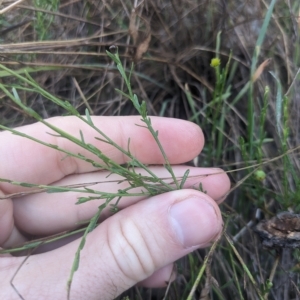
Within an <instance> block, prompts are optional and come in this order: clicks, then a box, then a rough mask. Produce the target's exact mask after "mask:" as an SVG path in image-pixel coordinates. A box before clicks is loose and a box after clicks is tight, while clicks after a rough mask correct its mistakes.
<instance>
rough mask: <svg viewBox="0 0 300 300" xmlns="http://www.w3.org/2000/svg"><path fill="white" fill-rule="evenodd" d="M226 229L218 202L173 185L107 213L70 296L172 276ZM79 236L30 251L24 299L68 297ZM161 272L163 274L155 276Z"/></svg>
mask: <svg viewBox="0 0 300 300" xmlns="http://www.w3.org/2000/svg"><path fill="white" fill-rule="evenodd" d="M221 230H222V218H221V213H220V210H219V208H218V206H217V204H216V203H215V201H214V200H212V199H211V198H210V197H209V196H207V195H206V194H204V193H201V192H199V191H196V190H180V191H174V192H169V193H165V194H161V195H157V196H155V197H152V198H149V199H147V200H144V201H140V202H138V203H136V204H134V205H132V206H130V207H127V208H125V209H124V210H122V211H120V212H119V213H117V214H115V215H113V216H111V217H110V218H108V219H106V220H105V221H104V222H103V223H101V225H100V226H98V227H97V228H96V229H95V230H94V231H92V232H91V233H90V234H89V235H88V237H87V240H86V244H85V246H84V248H83V250H82V251H81V254H80V265H79V269H78V271H77V272H76V273H75V275H74V278H73V282H72V287H71V299H91V300H92V299H101V300H105V299H114V298H115V297H117V296H118V295H120V294H121V293H122V292H124V291H125V290H127V289H128V288H130V287H132V286H134V285H135V284H137V283H138V282H141V281H143V280H144V281H145V282H147V280H146V279H147V278H148V280H153V282H155V283H156V284H158V285H160V281H161V282H165V281H169V280H170V275H171V274H170V273H169V274H168V272H162V271H160V270H170V271H169V272H171V270H172V268H170V267H168V266H170V265H171V264H172V263H173V262H174V261H176V260H177V259H179V258H181V257H183V256H185V255H186V254H188V253H190V252H192V251H193V250H195V249H197V248H199V247H205V246H207V245H209V243H210V242H211V241H212V240H214V239H215V238H216V237H217V236H218V235H219V234H220V232H221ZM79 242H80V241H79V240H76V241H74V242H72V243H70V244H68V245H66V246H64V247H61V248H58V249H56V250H54V251H50V252H47V253H44V254H38V255H34V256H31V257H30V258H29V262H30V263H28V264H26V266H24V267H22V269H21V270H20V271H19V272H18V274H17V276H16V277H15V279H14V286H16V288H17V289H18V292H19V293H20V294H21V295H22V296H23V297H25V299H27V298H28V299H40V298H38V297H39V296H41V295H42V296H43V299H48V298H47V297H46V298H45V295H47V294H48V292H49V291H51V293H50V294H48V295H49V297H50V296H51V297H52V296H53V295H55V297H56V298H55V299H65V298H66V283H67V280H68V276H69V272H70V266H71V265H72V262H73V259H74V253H75V251H76V250H77V247H78V245H79ZM3 259H5V258H3ZM14 266H15V267H16V265H15V264H14ZM37 268H38V269H37ZM37 270H38V272H37ZM6 274H7V273H6ZM40 274H43V276H41V275H40ZM156 274H157V276H158V277H159V276H160V277H161V278H154V277H155V275H156ZM0 275H1V274H0ZM2 275H3V274H2ZM0 277H3V276H0ZM5 277H6V278H7V275H6V276H5ZM18 278H19V279H18ZM26 279H27V280H28V282H27V283H28V286H27V287H26V285H27V284H25V282H26ZM33 283H34V284H33ZM33 285H34V286H33ZM147 285H150V286H151V283H150V284H149V282H148V283H147ZM29 286H30V288H29ZM45 293H46V294H45ZM0 294H1V292H0ZM12 299H13V298H12ZM49 299H50V298H49ZM52 299H53V298H52Z"/></svg>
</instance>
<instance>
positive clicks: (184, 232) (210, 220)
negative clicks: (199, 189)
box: [170, 196, 222, 247]
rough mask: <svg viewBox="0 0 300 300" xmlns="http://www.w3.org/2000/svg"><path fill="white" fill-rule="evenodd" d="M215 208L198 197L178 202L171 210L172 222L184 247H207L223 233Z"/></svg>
mask: <svg viewBox="0 0 300 300" xmlns="http://www.w3.org/2000/svg"><path fill="white" fill-rule="evenodd" d="M220 219H221V218H220V216H218V213H217V212H216V210H215V208H214V207H213V206H212V205H211V204H210V203H209V202H208V201H207V200H204V199H202V198H198V197H196V196H194V197H191V198H188V199H184V200H181V201H179V202H176V203H175V204H173V205H172V207H171V208H170V221H171V225H172V226H173V228H174V231H175V233H176V235H177V237H178V240H179V242H180V243H181V244H182V245H183V246H184V247H192V246H205V245H207V244H208V243H209V242H210V241H212V240H214V239H215V238H216V237H217V236H218V234H219V233H220V231H221V228H222V223H221V220H220Z"/></svg>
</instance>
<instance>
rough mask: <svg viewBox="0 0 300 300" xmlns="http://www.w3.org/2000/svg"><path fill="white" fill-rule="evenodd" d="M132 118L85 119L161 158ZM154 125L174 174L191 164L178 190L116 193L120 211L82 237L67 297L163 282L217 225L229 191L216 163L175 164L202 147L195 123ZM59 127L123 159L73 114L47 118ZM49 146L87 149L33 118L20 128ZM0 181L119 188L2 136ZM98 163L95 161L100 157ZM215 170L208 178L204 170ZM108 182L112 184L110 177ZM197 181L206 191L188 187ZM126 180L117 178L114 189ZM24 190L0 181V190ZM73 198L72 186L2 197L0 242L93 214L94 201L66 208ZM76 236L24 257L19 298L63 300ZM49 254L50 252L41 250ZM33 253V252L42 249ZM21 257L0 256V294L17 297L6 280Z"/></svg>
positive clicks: (156, 160) (150, 159)
mask: <svg viewBox="0 0 300 300" xmlns="http://www.w3.org/2000/svg"><path fill="white" fill-rule="evenodd" d="M139 120H140V117H93V122H94V124H95V125H96V126H97V127H99V128H101V130H102V131H104V132H105V133H106V134H107V135H108V136H109V137H110V138H111V139H112V140H114V141H115V142H116V143H117V144H119V145H121V146H123V147H125V148H126V147H127V142H128V138H130V149H131V152H132V154H133V155H135V156H136V157H137V159H139V160H140V161H142V162H143V163H145V164H155V165H159V164H163V162H164V160H163V157H162V155H161V153H160V151H159V149H158V147H157V145H156V143H155V141H154V140H153V138H152V136H151V135H150V133H149V132H148V130H147V129H145V128H141V127H138V126H136V125H135V124H137V123H140V121H139ZM151 120H152V125H153V127H154V129H155V130H158V131H159V139H160V141H161V143H162V145H163V148H164V150H165V152H166V154H167V156H168V159H169V161H170V163H171V164H172V165H174V166H173V170H174V173H175V175H176V176H177V177H181V176H183V174H184V172H185V171H186V169H190V177H189V178H188V179H187V181H186V183H185V185H184V188H185V189H183V190H178V191H173V192H168V193H165V194H161V195H157V196H154V197H151V198H148V199H145V198H143V197H132V198H127V197H126V198H124V199H121V201H120V203H119V208H121V211H119V212H118V213H117V214H114V215H112V214H111V213H110V212H109V209H107V210H105V211H104V212H103V216H102V223H101V224H100V225H99V226H98V227H96V228H95V229H94V230H93V231H92V232H91V233H90V234H89V235H88V236H87V240H86V244H85V246H84V248H83V250H82V252H81V255H80V265H79V269H78V271H77V272H76V273H75V275H74V278H73V282H72V289H71V299H90V300H92V299H102V300H105V299H114V298H115V297H117V296H118V295H120V294H121V293H122V292H123V291H125V290H127V289H128V288H130V287H132V286H134V285H135V284H137V283H139V284H140V285H143V286H146V287H162V286H165V282H166V281H169V280H170V276H171V274H172V270H173V262H174V261H176V260H177V259H179V258H181V257H183V256H185V255H187V254H188V253H190V252H192V251H194V250H195V249H197V248H200V247H206V246H208V245H209V244H210V243H211V242H212V241H213V240H215V239H216V238H217V237H218V236H219V234H220V232H221V230H222V218H221V213H220V210H219V208H218V205H217V204H219V203H220V202H221V201H222V200H223V196H224V195H225V194H226V193H227V191H228V190H229V187H230V182H229V179H228V177H227V175H226V174H225V173H224V172H222V170H220V169H216V168H192V167H186V166H176V164H181V163H184V162H186V161H189V160H191V159H193V158H194V157H195V156H197V155H198V154H199V152H200V151H201V149H202V147H203V144H204V138H203V134H202V132H201V130H200V128H199V127H198V126H196V125H195V124H193V123H190V122H187V121H182V120H177V119H167V118H158V117H151ZM48 121H49V122H51V123H52V124H54V125H56V126H58V127H60V128H62V129H63V130H65V131H66V132H68V133H70V134H72V135H75V136H78V135H79V130H81V131H82V132H83V135H84V138H85V141H86V142H87V143H91V144H93V145H95V146H96V147H98V148H99V149H101V151H103V152H104V154H106V155H107V156H108V157H110V158H111V159H113V160H114V161H116V162H118V163H120V164H122V163H125V162H126V157H124V155H122V154H121V153H120V152H119V151H117V150H116V149H115V148H113V147H112V146H110V145H108V144H105V143H103V142H101V141H98V140H95V138H94V137H95V135H96V134H95V132H94V131H93V130H92V129H91V128H90V127H89V126H88V125H86V124H83V123H82V122H81V121H80V120H78V119H77V118H75V117H57V118H52V119H49V120H48ZM18 130H19V131H22V132H24V133H26V134H28V135H31V136H33V137H35V138H38V139H40V140H43V141H45V142H47V143H52V144H57V145H59V146H60V147H61V148H63V149H66V150H68V151H70V152H73V153H79V152H80V153H82V154H83V155H85V156H88V157H90V158H92V159H96V160H97V158H95V157H94V156H93V155H92V154H90V153H88V152H87V151H84V150H82V149H81V148H79V146H77V145H75V144H73V143H71V142H69V141H67V140H65V139H62V138H58V137H55V136H53V135H49V134H47V132H49V128H47V127H46V126H45V125H43V124H41V123H36V124H33V125H28V126H24V127H21V128H19V129H18ZM0 144H1V147H0V160H1V163H0V178H7V179H11V180H14V181H19V182H30V183H34V184H45V185H50V184H55V185H57V186H58V185H69V184H77V183H88V182H103V183H101V184H100V183H99V184H97V185H95V186H93V187H91V188H93V189H99V190H101V191H108V192H109V191H111V192H113V191H116V190H118V189H120V184H117V183H111V181H112V180H114V179H118V177H117V176H116V175H111V176H110V177H109V178H107V175H108V172H106V171H96V169H95V168H94V167H93V166H91V165H90V164H88V163H86V162H84V161H81V160H77V159H74V158H72V157H65V154H63V153H61V152H58V151H56V150H54V149H51V148H48V147H45V146H43V145H40V144H37V143H35V142H33V141H31V140H27V139H24V138H22V137H19V136H15V135H12V134H11V133H9V132H1V133H0ZM98 160H99V159H98ZM151 170H152V171H153V172H155V174H157V176H159V177H161V178H165V177H170V175H169V173H168V172H167V171H166V169H165V168H164V167H162V166H153V167H151ZM207 174H215V175H210V176H202V175H207ZM109 181H110V182H109ZM200 182H202V186H203V189H204V190H205V191H207V193H206V194H204V193H202V192H200V191H197V190H195V189H193V187H197V186H199V183H200ZM125 184H126V183H122V185H123V186H122V188H123V187H124V186H125ZM25 190H27V189H25V188H23V187H20V186H13V185H9V184H7V183H0V196H1V195H2V196H3V195H8V194H12V193H17V192H22V191H25ZM79 196H81V195H80V194H78V193H75V192H68V193H55V194H52V193H51V194H46V193H39V194H31V195H27V196H23V197H19V198H14V199H5V200H0V228H1V230H0V246H1V247H2V248H6V247H11V246H15V245H17V244H20V243H22V242H24V241H26V240H28V238H29V237H30V236H31V235H34V236H47V235H52V234H56V233H59V232H62V231H65V230H72V229H75V228H77V227H78V223H80V222H82V221H85V220H88V219H89V218H91V217H92V216H93V215H94V214H95V212H96V211H97V208H98V206H99V205H100V204H101V203H103V201H102V200H94V201H90V202H87V203H84V204H80V205H74V203H76V201H77V198H78V197H79ZM79 243H80V238H78V239H76V240H74V241H72V242H70V243H67V244H66V245H62V246H60V247H58V248H56V249H54V250H51V251H48V252H44V253H39V254H36V255H32V256H31V257H30V258H29V259H28V260H27V261H26V264H24V266H23V267H22V268H21V269H20V270H19V271H18V273H17V275H16V277H15V278H14V286H15V287H16V289H17V290H18V292H19V293H20V294H21V295H22V297H24V298H25V299H26V300H33V299H66V298H67V289H66V283H67V280H68V277H69V274H70V268H71V266H72V263H73V260H74V255H75V252H76V250H77V248H78V245H79ZM47 250H49V249H47ZM42 251H43V250H41V251H40V252H42ZM23 260H24V257H13V256H10V255H2V256H1V259H0V282H1V289H0V298H1V299H20V298H19V296H18V295H17V293H16V291H14V290H13V288H12V286H11V285H10V280H11V278H12V277H13V276H14V274H15V273H16V270H17V269H18V267H19V266H20V264H21V263H22V261H23Z"/></svg>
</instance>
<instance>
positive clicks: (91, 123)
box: [85, 108, 94, 126]
mask: <svg viewBox="0 0 300 300" xmlns="http://www.w3.org/2000/svg"><path fill="white" fill-rule="evenodd" d="M85 116H86V119H87V121H88V123H89V124H90V125H93V126H94V123H93V121H92V119H91V116H90V113H89V110H88V109H87V108H86V109H85Z"/></svg>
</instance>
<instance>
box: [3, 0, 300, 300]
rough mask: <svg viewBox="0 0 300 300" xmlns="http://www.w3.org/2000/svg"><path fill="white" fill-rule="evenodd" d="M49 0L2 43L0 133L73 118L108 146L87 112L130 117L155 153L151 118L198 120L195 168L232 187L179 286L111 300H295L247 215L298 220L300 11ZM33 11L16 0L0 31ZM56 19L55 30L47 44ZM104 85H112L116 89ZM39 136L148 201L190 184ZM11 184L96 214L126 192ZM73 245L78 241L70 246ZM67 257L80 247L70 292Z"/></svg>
mask: <svg viewBox="0 0 300 300" xmlns="http://www.w3.org/2000/svg"><path fill="white" fill-rule="evenodd" d="M52 3H53V5H54V4H55V3H56V4H55V5H56V6H55V7H53V6H52V7H48V6H47V5H49V3H48V4H47V2H43V1H42V0H40V4H41V5H42V6H41V7H43V12H42V13H43V16H48V17H45V18H44V20H45V21H47V22H43V18H41V19H38V18H37V20H36V21H35V23H32V24H29V25H28V24H27V25H22V26H21V28H20V29H19V31H18V32H16V31H11V32H9V33H7V34H5V35H4V36H3V39H2V41H3V42H2V43H3V44H2V45H0V46H1V47H2V49H3V51H5V53H4V54H3V55H4V59H3V61H2V64H1V66H0V67H1V70H0V77H1V80H2V82H1V86H0V88H1V90H2V94H1V100H0V120H1V122H0V124H1V126H0V128H1V129H3V130H4V129H6V130H10V131H12V132H13V133H15V134H20V133H17V132H15V131H14V129H12V128H13V127H15V126H19V125H21V124H27V123H31V122H33V121H34V120H39V121H41V122H44V124H45V125H49V126H52V125H51V124H48V122H47V120H45V118H47V117H50V116H56V115H76V116H77V117H78V118H80V119H81V120H82V122H85V123H87V124H89V125H90V126H91V127H92V128H94V130H95V132H97V134H98V135H99V138H100V139H101V140H102V141H105V142H107V143H110V144H111V145H113V146H115V147H119V146H118V145H116V144H114V141H112V140H110V139H109V137H107V136H105V135H103V133H102V132H100V131H99V129H98V128H96V127H95V126H94V124H93V122H92V118H91V116H90V115H91V113H90V112H91V111H92V112H93V113H94V114H96V115H131V114H136V113H138V114H140V115H141V118H142V120H143V123H144V124H145V127H147V128H148V130H150V132H151V134H152V136H153V137H154V138H155V140H156V141H157V143H158V145H159V133H158V134H157V133H156V131H155V128H152V127H151V122H150V119H149V115H162V116H165V117H176V118H182V119H187V120H191V121H193V122H195V123H197V124H198V125H199V126H201V127H202V129H203V131H204V134H205V136H206V145H205V148H204V150H203V152H202V154H201V155H200V157H199V158H198V160H195V163H196V165H198V162H199V165H201V166H218V167H222V168H224V169H225V170H226V171H227V172H228V174H229V175H230V177H231V180H232V190H231V193H230V194H229V196H228V199H227V200H226V202H225V203H224V204H223V205H222V211H223V216H224V222H225V225H226V226H225V230H224V234H223V236H222V238H221V239H220V240H219V241H218V242H217V243H215V244H214V245H213V246H212V247H211V248H210V249H206V250H199V251H195V252H194V253H193V254H190V255H189V256H188V257H187V258H184V259H182V260H180V261H179V262H178V263H177V269H178V274H179V275H178V279H177V280H176V281H175V282H174V283H172V284H171V285H170V286H169V287H168V288H167V289H158V290H154V289H143V288H133V289H131V290H130V291H127V292H126V293H124V295H121V296H120V297H119V298H118V299H130V300H135V299H139V300H140V299H174V300H178V299H199V298H200V297H204V296H205V297H206V299H284V300H285V299H300V291H299V285H300V275H299V267H298V266H299V262H300V259H299V253H298V252H299V250H298V249H279V250H278V249H264V248H263V247H262V245H261V242H260V240H259V238H258V237H257V236H256V234H255V233H254V232H253V230H252V229H253V227H254V226H255V224H256V222H257V221H258V220H256V215H259V214H260V215H261V217H263V218H266V219H269V218H271V217H272V216H274V215H276V214H277V213H279V212H281V211H286V210H291V211H293V212H295V213H299V212H300V180H299V175H300V165H299V149H300V146H299V145H300V134H299V128H300V126H299V124H300V123H299V122H300V121H299V120H300V118H299V111H300V90H299V80H300V77H299V73H300V72H299V63H300V56H299V53H300V37H299V32H300V26H299V24H300V21H299V12H300V3H299V2H298V1H283V0H277V1H275V0H270V1H268V2H267V1H264V0H255V1H252V2H244V1H233V0H230V1H227V2H226V3H224V2H223V1H218V0H215V1H208V2H203V3H196V2H195V1H178V2H176V3H175V2H174V1H168V0H167V1H140V2H139V3H135V5H134V3H129V2H124V1H121V2H120V1H114V0H113V1H111V2H110V3H107V2H103V3H98V4H97V5H96V4H95V3H94V2H93V1H78V2H76V3H71V2H64V1H61V2H59V3H58V2H55V3H54V2H52ZM45 5H46V6H45ZM35 7H36V11H34V8H33V7H31V9H32V10H30V9H29V8H28V7H22V5H19V6H18V7H17V8H18V9H16V10H11V11H10V12H9V14H7V15H4V16H3V17H4V18H5V17H6V18H7V20H5V19H4V20H3V24H7V23H9V22H8V21H9V20H10V19H9V18H11V17H12V16H17V17H18V20H19V19H20V22H22V21H23V20H22V16H23V18H25V17H26V16H28V14H29V15H30V13H32V14H34V15H36V14H37V13H38V9H37V6H35ZM133 8H135V10H136V15H135V18H136V19H137V20H138V21H137V22H136V33H137V36H138V38H137V41H136V42H137V44H134V43H133V42H132V38H131V35H130V33H129V25H130V20H131V18H132V15H131V11H132V9H133ZM39 9H40V8H39ZM47 9H48V10H49V12H47ZM40 12H41V10H40ZM53 16H55V17H53ZM61 23H63V24H64V25H65V29H64V31H63V32H59V33H58V32H57V35H56V36H55V33H56V31H55V30H56V28H57V26H60V25H61ZM35 24H39V26H40V29H38V28H37V27H36V25H35ZM145 24H148V25H147V26H149V28H150V29H151V42H150V44H149V45H148V48H147V49H146V50H147V51H146V52H145V53H144V55H143V57H142V58H141V59H140V60H138V61H136V62H135V67H134V68H132V63H131V60H132V59H134V57H135V51H136V50H137V48H138V47H139V45H141V44H142V43H143V38H144V37H145V35H147V32H146V31H147V30H145V28H148V27H147V26H146V25H145ZM24 37H26V41H24ZM49 39H51V40H49ZM40 40H43V41H40ZM139 43H140V44H139ZM111 45H116V46H117V47H118V52H117V53H111V52H108V53H107V52H106V50H108V49H109V47H110V46H111ZM33 58H34V59H33ZM120 74H121V76H120ZM74 79H75V81H76V82H77V84H74V82H75V81H74ZM116 87H118V88H119V87H121V89H120V90H119V91H118V93H116V92H115V89H116ZM79 90H80V91H81V92H79ZM136 95H139V96H140V98H142V99H144V101H143V102H140V101H139V100H138V97H137V96H136ZM83 98H85V99H83ZM46 99H47V100H50V101H46ZM86 103H88V106H89V107H88V106H87V105H86ZM87 108H88V109H87ZM51 129H52V130H53V131H54V132H55V134H57V135H59V136H61V137H62V138H68V139H70V140H72V141H73V142H74V143H76V144H77V145H79V146H81V147H82V148H84V149H86V150H88V151H90V152H91V153H94V154H96V155H97V156H98V157H99V158H101V159H102V161H103V164H101V165H100V164H95V162H93V161H89V160H87V158H85V157H83V156H81V155H78V154H74V153H65V154H66V155H72V156H76V157H77V158H79V159H82V160H86V161H88V162H89V163H91V164H94V165H95V166H96V167H99V168H105V169H107V170H109V171H110V172H112V173H117V174H119V175H120V176H121V177H122V178H124V179H126V180H128V181H129V182H130V183H131V184H132V186H134V187H140V188H141V189H143V191H142V193H147V195H154V194H156V193H161V192H165V191H168V190H172V189H177V188H181V187H182V183H183V182H184V180H185V179H186V177H187V176H188V172H187V173H186V174H185V176H184V178H175V177H174V174H172V169H171V167H170V166H169V164H168V161H167V159H166V157H165V166H166V168H167V170H168V171H169V173H170V178H168V181H167V182H166V181H164V180H160V179H158V178H156V177H155V175H154V174H151V172H149V170H148V171H147V166H145V165H143V164H141V163H140V162H139V161H137V160H136V159H135V158H134V157H133V156H132V154H131V153H130V141H128V148H127V149H120V148H118V149H119V150H120V151H123V153H124V155H126V156H128V157H129V158H130V163H129V165H128V166H119V165H117V164H115V163H114V162H113V161H110V160H108V159H106V158H105V157H103V156H102V154H101V153H100V152H99V150H98V149H96V148H95V147H93V145H90V144H86V143H85V140H84V136H83V135H81V138H80V139H78V138H75V137H71V136H69V135H68V134H66V133H65V132H63V131H62V130H61V129H60V128H56V127H53V126H52V127H51ZM24 137H25V138H30V139H33V138H32V137H29V136H24ZM36 142H41V141H36ZM46 146H48V147H54V148H56V149H57V150H58V151H61V150H62V149H58V148H57V147H56V146H54V145H49V144H47V145H46ZM161 151H162V153H163V149H162V148H161ZM136 167H141V168H143V169H144V170H145V171H146V172H148V173H147V176H142V177H141V176H140V175H139V174H136V172H135V171H134V169H135V168H136ZM1 180H2V181H4V180H6V181H7V182H9V180H8V179H4V178H3V179H1ZM10 183H11V184H16V185H24V186H28V187H31V188H33V189H34V190H37V189H38V190H40V191H47V192H64V191H66V190H68V191H74V190H76V191H82V192H83V193H87V194H89V196H87V197H82V198H81V199H79V200H78V202H80V203H81V202H85V201H92V200H93V199H94V198H97V199H99V198H101V199H105V200H106V202H105V203H104V206H105V205H106V206H107V205H110V204H112V203H113V202H114V204H115V205H114V206H113V207H112V208H114V209H115V210H117V204H118V201H120V200H119V199H120V198H121V197H126V195H131V191H130V189H131V187H130V188H128V189H126V190H121V191H116V193H114V194H106V193H101V192H99V191H94V190H92V189H90V188H89V186H67V187H59V186H58V187H55V186H40V185H38V186H35V185H32V184H30V183H23V182H22V183H20V182H10ZM170 183H172V184H170ZM91 194H93V196H91ZM104 206H103V207H104ZM103 207H99V211H98V213H97V214H96V215H95V216H94V218H93V219H91V220H90V222H89V224H87V226H86V227H85V228H83V229H80V230H81V231H82V232H84V233H83V234H84V236H85V235H86V234H87V233H88V232H89V231H90V230H92V229H93V228H94V226H96V224H97V219H98V217H99V214H100V213H101V210H102V209H103ZM261 217H260V218H261ZM67 234H68V235H70V234H72V233H67ZM65 235H66V233H65ZM59 238H61V237H59V236H53V237H49V238H47V239H41V240H37V241H33V242H31V243H28V244H25V245H23V246H22V247H21V248H17V249H4V250H2V251H1V253H7V252H10V253H14V252H17V251H20V250H24V249H29V248H30V249H32V248H34V247H38V246H39V245H41V244H43V243H50V242H51V241H54V240H56V239H59ZM83 244H84V238H83V239H82V244H81V247H83ZM74 255H75V254H74ZM79 257H80V249H78V251H77V254H76V258H75V260H74V265H73V269H72V273H71V277H70V281H69V285H70V284H71V280H72V274H74V272H75V270H76V269H77V267H78V262H79V263H80V259H79ZM70 268H71V266H70ZM78 272H80V268H79V270H78ZM203 299H205V298H203Z"/></svg>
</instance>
